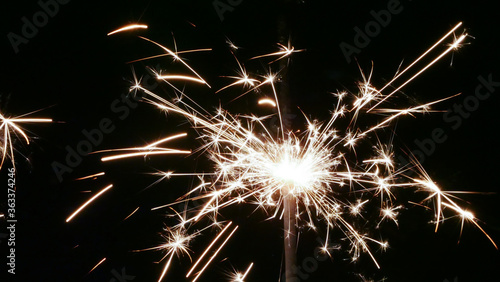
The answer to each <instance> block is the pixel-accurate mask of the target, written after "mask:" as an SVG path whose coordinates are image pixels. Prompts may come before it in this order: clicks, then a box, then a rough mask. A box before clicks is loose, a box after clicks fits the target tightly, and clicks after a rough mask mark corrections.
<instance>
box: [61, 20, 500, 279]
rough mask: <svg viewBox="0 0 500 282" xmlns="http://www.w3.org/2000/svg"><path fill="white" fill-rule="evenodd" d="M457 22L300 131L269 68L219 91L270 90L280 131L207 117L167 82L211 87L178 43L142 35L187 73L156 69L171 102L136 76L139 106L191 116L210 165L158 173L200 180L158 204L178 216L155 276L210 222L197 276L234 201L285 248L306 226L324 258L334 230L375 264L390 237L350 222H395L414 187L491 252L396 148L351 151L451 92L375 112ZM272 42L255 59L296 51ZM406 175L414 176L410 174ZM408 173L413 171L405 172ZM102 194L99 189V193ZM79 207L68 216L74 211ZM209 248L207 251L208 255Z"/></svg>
mask: <svg viewBox="0 0 500 282" xmlns="http://www.w3.org/2000/svg"><path fill="white" fill-rule="evenodd" d="M460 26H461V23H459V24H457V25H456V26H455V27H454V28H453V29H452V30H451V31H449V32H448V33H447V34H446V35H445V36H443V37H442V38H441V39H440V40H439V41H438V42H437V43H436V44H434V45H433V46H432V47H431V48H429V49H428V50H427V51H426V52H424V54H423V55H422V56H420V57H419V58H418V59H417V60H415V62H413V63H412V64H410V65H409V66H408V67H406V68H405V69H404V70H403V71H401V72H399V73H398V74H397V75H396V76H395V77H394V78H393V79H392V80H391V81H389V82H388V83H387V84H386V85H385V86H383V87H381V88H376V87H375V86H374V85H372V83H371V77H372V74H371V72H370V75H369V76H368V77H366V76H365V75H363V78H364V81H363V82H362V83H360V87H359V93H358V94H354V95H352V96H351V95H349V94H347V93H345V92H342V93H337V94H335V95H336V100H337V102H336V104H335V106H334V109H333V110H332V112H331V116H330V118H329V119H328V120H326V121H323V122H320V121H315V120H311V119H309V118H307V117H306V116H305V115H304V120H305V123H306V125H307V127H306V129H305V130H302V131H291V130H288V129H286V128H284V126H283V119H282V117H281V114H282V113H281V108H280V103H279V99H278V95H277V91H276V88H277V87H279V86H278V83H279V81H278V78H277V75H276V74H275V73H272V72H270V73H268V75H267V76H265V77H264V78H261V79H258V78H252V76H251V75H249V74H248V73H247V71H246V70H245V68H244V67H243V65H242V64H241V63H240V62H239V61H238V60H237V62H238V66H239V70H238V72H239V76H228V77H229V78H232V79H234V82H232V83H231V84H229V85H227V86H225V87H222V88H221V89H220V90H218V91H217V92H219V91H221V90H225V89H227V88H229V87H232V86H236V85H242V86H244V87H246V89H247V90H245V92H243V93H242V94H241V95H239V96H238V97H241V96H243V95H247V94H249V93H252V92H254V91H256V90H262V92H265V91H266V92H268V93H272V97H271V98H270V97H267V98H264V99H261V100H260V101H259V104H262V105H266V106H267V105H270V106H272V108H275V109H276V111H277V113H276V115H277V116H278V117H279V121H280V123H279V124H280V125H279V127H278V128H277V129H275V128H270V127H268V126H266V124H265V121H266V120H267V119H268V118H270V116H264V117H261V116H256V115H253V114H249V115H233V114H231V113H229V112H228V111H226V110H225V109H223V108H222V107H219V108H218V110H217V111H216V113H215V114H210V113H209V112H207V111H206V110H205V109H203V108H202V107H200V106H199V105H198V104H197V103H196V102H194V101H193V100H192V99H190V98H189V97H188V96H187V95H186V93H184V91H181V90H180V89H179V88H178V87H176V86H175V85H174V81H175V80H182V81H183V82H184V83H199V84H202V85H205V86H207V88H210V86H209V84H208V83H207V81H205V80H204V79H203V78H202V76H201V75H200V74H198V73H197V72H196V71H195V70H194V68H193V67H191V66H190V65H189V64H187V63H186V61H185V60H183V59H182V58H181V57H180V56H179V54H180V53H181V52H178V51H177V50H176V48H175V51H172V50H171V49H169V48H167V47H165V46H163V45H161V44H159V43H157V42H154V41H152V40H149V39H145V38H143V39H145V40H147V41H149V42H151V43H153V44H154V45H156V46H158V47H160V48H161V49H162V50H163V51H164V52H165V54H163V55H165V56H170V57H172V58H173V59H174V62H175V63H180V64H181V65H183V66H184V67H185V68H186V71H187V72H188V74H175V75H161V72H159V71H158V72H156V73H157V79H158V80H161V81H164V82H165V83H166V84H168V85H169V86H171V87H172V89H174V91H175V92H176V93H178V94H179V98H178V99H176V100H175V102H172V101H170V100H168V99H166V98H164V97H162V96H160V95H159V94H156V93H154V92H152V91H150V90H148V89H146V88H145V87H142V86H141V84H140V82H138V81H137V82H136V84H135V85H134V86H133V87H132V91H134V92H137V91H141V92H143V93H144V98H143V99H144V101H145V102H147V103H149V104H151V105H153V106H155V107H157V108H158V109H160V110H162V111H165V112H166V113H169V114H177V115H180V116H182V117H183V118H185V119H186V120H188V121H189V122H190V123H191V124H192V127H193V128H194V129H195V131H196V132H197V134H198V136H199V140H201V142H202V145H201V146H200V147H199V148H197V149H196V150H194V152H195V153H196V154H204V155H205V156H206V157H207V158H208V159H210V160H211V161H212V162H213V164H214V169H213V171H212V172H210V173H197V172H180V173H177V172H172V171H167V172H160V173H158V175H160V176H161V177H162V179H164V178H170V177H174V176H186V175H191V176H197V177H198V178H199V179H200V184H199V185H198V186H195V187H194V188H191V189H190V191H189V192H188V193H186V194H185V195H184V196H182V197H180V198H178V200H176V201H174V202H172V203H167V204H166V205H163V206H161V207H157V208H155V209H162V208H169V209H170V210H173V211H174V214H175V216H176V217H177V218H178V219H179V223H178V225H176V226H173V227H167V228H165V232H166V233H165V234H166V235H165V241H166V243H165V244H164V245H161V246H158V247H154V248H152V249H161V250H164V251H165V252H166V254H165V257H164V259H166V260H167V262H166V264H165V266H164V269H163V271H162V274H161V276H160V279H159V281H162V280H163V278H164V277H165V275H166V272H167V270H168V268H169V266H170V264H171V261H172V259H173V257H174V256H175V255H181V254H188V255H189V248H188V246H189V243H190V241H192V240H193V239H194V238H195V237H196V236H201V234H202V233H203V231H205V230H207V229H209V228H210V229H212V227H217V228H219V229H220V231H219V232H218V234H217V236H216V237H215V238H214V239H213V240H211V241H210V243H209V244H207V247H206V249H205V251H204V252H203V253H202V254H201V255H200V256H199V257H198V259H197V260H196V261H195V262H194V263H193V266H192V268H191V270H190V271H189V272H188V273H187V275H186V277H187V278H190V277H194V280H193V281H196V280H197V279H198V278H199V277H200V276H201V275H202V274H203V272H204V271H205V270H206V268H207V267H208V265H209V264H210V263H211V262H212V261H213V259H214V258H215V257H216V255H217V254H218V252H219V251H220V250H221V249H222V248H223V247H224V245H225V244H226V243H227V242H228V241H229V240H230V238H231V237H232V236H233V234H234V233H235V232H236V230H237V226H233V225H232V222H220V221H218V219H217V218H218V215H219V214H220V213H222V212H223V210H224V208H227V207H229V206H233V205H240V204H251V205H255V206H256V207H257V209H260V210H263V211H265V212H266V214H268V215H269V219H280V220H282V221H283V224H284V229H285V235H284V237H285V244H286V243H287V242H288V243H290V242H293V240H287V238H290V237H296V236H297V233H296V232H297V231H296V227H302V226H306V227H309V229H311V230H317V231H319V230H324V231H325V233H326V240H325V242H326V243H325V244H324V246H322V250H324V251H325V252H326V253H328V254H329V250H330V249H331V246H330V245H329V243H328V242H330V240H329V239H330V237H331V236H333V235H332V230H334V229H335V230H340V231H341V232H342V233H343V235H344V237H345V238H346V239H347V240H348V242H349V245H350V253H351V255H352V259H353V260H357V259H358V258H359V257H360V255H361V254H362V253H366V254H367V255H368V256H369V257H370V258H371V259H372V260H373V262H374V264H375V265H376V266H377V267H380V266H379V264H378V262H377V260H376V258H375V256H374V253H373V251H372V249H373V247H372V245H375V246H378V248H380V249H385V248H387V247H388V243H387V242H385V241H382V240H376V239H374V238H372V237H370V235H368V234H369V231H372V230H362V229H359V227H357V224H355V222H358V221H360V220H361V221H363V220H365V219H364V217H363V216H362V213H363V211H364V209H365V207H366V205H368V204H369V203H372V202H378V205H379V206H380V208H379V213H380V214H379V220H377V221H376V222H375V223H376V227H379V226H380V225H381V224H382V223H383V222H386V221H392V222H394V223H396V224H397V216H398V214H399V212H400V210H401V209H402V208H403V205H400V204H396V203H395V202H396V201H395V193H396V192H397V190H398V189H410V188H412V189H416V190H417V191H420V192H423V193H425V194H426V195H427V196H426V197H424V199H423V201H421V202H420V203H419V204H427V203H432V204H433V205H434V208H435V215H434V222H435V226H436V231H437V230H438V227H439V225H440V224H441V223H442V222H443V221H444V220H445V219H447V217H446V215H445V213H446V214H448V213H451V214H453V215H458V216H460V217H461V219H462V225H463V223H464V222H465V221H468V222H471V223H473V224H474V225H475V226H477V227H478V228H479V229H480V231H481V232H482V233H484V235H485V236H486V237H487V238H488V239H489V240H490V241H491V243H492V244H493V245H494V246H495V248H496V247H497V246H496V244H495V242H494V241H493V239H492V238H491V237H490V236H489V235H488V234H487V233H486V232H485V231H484V229H482V227H481V226H480V225H479V223H478V220H477V219H476V218H475V217H474V215H473V214H472V213H471V212H470V211H468V210H466V209H464V208H462V207H461V206H460V205H459V204H458V203H457V200H456V197H455V196H453V197H452V195H451V194H452V192H446V191H443V190H442V189H441V188H439V187H438V185H437V184H436V183H434V182H433V180H432V179H430V177H429V176H428V174H427V173H426V172H425V170H424V169H423V167H422V166H421V165H420V164H419V163H418V162H417V161H416V160H414V161H413V163H412V164H413V165H412V166H410V167H403V168H396V165H397V164H396V163H395V162H394V160H393V154H394V151H393V148H392V144H390V143H389V144H382V143H380V144H379V145H377V146H374V147H373V148H374V149H373V150H372V151H371V153H370V154H368V155H366V154H357V152H356V149H358V148H359V147H361V146H365V145H366V143H368V142H369V140H368V139H369V136H375V137H376V132H377V131H379V130H380V129H382V128H385V127H388V126H390V125H391V123H392V122H393V121H394V120H396V119H398V118H400V117H402V116H405V115H414V114H418V113H425V112H429V111H430V106H431V105H434V104H436V103H438V102H440V101H443V100H445V99H448V98H451V97H448V98H445V99H440V100H437V101H432V102H428V103H426V104H423V105H416V106H412V107H409V108H404V109H396V108H381V105H382V104H384V102H386V101H387V100H388V99H390V98H391V97H393V96H394V94H395V93H397V92H398V91H400V90H401V89H402V88H403V87H404V86H406V85H407V84H408V83H410V82H411V81H412V80H414V79H415V78H416V77H418V76H419V75H420V74H422V73H423V72H424V71H425V70H426V69H428V68H429V67H431V66H432V65H433V64H435V63H436V62H437V61H438V60H440V59H441V58H443V57H444V56H445V55H446V54H448V53H449V52H451V51H453V50H454V49H456V48H458V47H459V46H460V45H461V44H463V41H464V40H465V39H466V37H467V35H466V34H465V33H464V34H462V35H461V36H459V37H458V38H453V42H452V43H451V44H450V45H449V48H447V49H446V50H445V51H443V52H441V53H440V54H438V55H437V56H435V57H434V58H431V59H429V60H430V62H429V63H427V64H426V65H425V66H424V67H422V68H421V69H418V70H415V71H414V73H413V74H412V75H410V77H409V78H408V79H406V80H402V77H403V74H407V75H408V73H409V72H411V71H412V70H414V69H415V67H416V62H419V61H421V60H424V59H427V58H428V57H429V55H430V54H431V53H432V52H431V51H432V50H434V49H436V48H437V47H438V46H439V45H440V44H441V43H442V42H445V41H446V40H450V37H451V36H452V35H454V33H455V32H456V31H457V30H458V29H459V28H460ZM279 47H280V50H279V51H277V52H274V53H270V54H265V55H260V56H255V57H253V58H252V59H257V58H260V59H263V58H264V59H265V58H271V59H272V61H271V63H269V64H270V65H272V64H273V63H274V62H276V61H279V60H283V59H287V58H288V57H289V56H291V55H292V54H293V53H295V52H298V51H301V50H298V51H297V50H295V49H294V48H293V47H292V46H290V45H289V46H284V45H281V44H279ZM194 51H198V50H194ZM189 52H190V51H184V52H183V53H189ZM154 57H158V56H154ZM276 57H277V58H276ZM151 58H153V57H151ZM389 88H392V89H394V90H392V91H390V92H389V93H387V94H386V93H385V90H386V89H389ZM367 113H371V114H383V115H384V116H385V117H384V118H382V119H380V120H378V121H377V122H375V123H374V124H372V125H371V126H369V127H366V128H363V127H360V126H358V125H357V123H358V122H357V120H358V118H359V117H360V116H362V115H363V114H367ZM341 119H347V121H348V124H349V125H348V126H347V128H344V129H342V128H339V127H338V125H337V124H338V123H339V121H340V120H341ZM349 119H350V120H349ZM184 137H187V134H186V133H179V134H175V135H173V136H170V137H166V138H163V139H161V140H159V141H155V142H152V143H150V144H148V145H146V146H144V147H135V148H126V149H118V150H107V151H104V152H106V153H109V152H110V151H114V152H115V153H116V154H113V155H107V156H105V157H103V158H102V161H105V162H109V161H114V160H119V159H123V158H129V157H137V156H142V157H145V156H152V155H164V154H192V153H193V152H192V151H190V150H180V149H172V148H165V147H163V146H160V145H161V144H163V143H165V142H167V141H169V140H172V139H177V138H184ZM377 138H378V137H377ZM410 171H411V172H412V173H409V172H410ZM414 173H416V175H417V176H410V175H414ZM108 188H110V187H108ZM101 193H103V191H101V192H100V193H99V194H101ZM99 194H97V195H96V196H95V197H93V198H92V199H91V200H89V201H88V202H87V203H85V205H86V204H88V203H89V202H90V201H92V200H93V199H95V198H96V197H97V196H99ZM194 201H196V203H198V204H197V205H196V207H195V208H194V209H187V208H186V209H185V210H181V211H176V210H175V209H174V208H173V206H175V205H178V204H181V203H184V204H187V203H189V202H194ZM199 203H201V204H199ZM85 205H84V206H82V207H81V208H79V209H78V210H77V211H76V212H75V213H74V214H73V215H72V216H71V217H70V218H68V220H69V219H71V218H72V217H73V216H74V215H76V214H77V213H78V212H79V211H81V209H83V208H84V207H85ZM186 206H187V205H186ZM181 214H182V216H181ZM366 220H367V219H366ZM366 220H365V221H366ZM207 222H208V224H207ZM365 223H367V222H365ZM200 225H201V226H204V227H203V228H199V229H197V231H195V232H194V233H193V232H191V233H190V232H189V230H190V228H191V227H193V226H200ZM362 225H366V224H362ZM214 250H215V251H214ZM209 252H211V253H212V255H211V256H210V257H209V254H208V253H209ZM286 256H287V257H288V256H295V254H294V253H286ZM252 266H253V263H251V264H250V266H249V267H248V268H247V270H246V271H245V272H244V273H236V274H235V275H234V277H233V278H232V279H233V281H243V280H244V278H245V277H246V276H247V275H248V273H249V272H250V270H251V268H252ZM286 267H290V266H289V265H287V266H286ZM290 278H291V277H290Z"/></svg>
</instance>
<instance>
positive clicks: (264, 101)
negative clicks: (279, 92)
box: [258, 98, 276, 108]
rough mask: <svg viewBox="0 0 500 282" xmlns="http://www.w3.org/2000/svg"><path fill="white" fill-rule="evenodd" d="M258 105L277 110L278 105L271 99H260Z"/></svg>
mask: <svg viewBox="0 0 500 282" xmlns="http://www.w3.org/2000/svg"><path fill="white" fill-rule="evenodd" d="M258 104H259V105H270V106H272V107H274V108H276V103H275V102H274V101H273V100H272V99H269V98H263V99H260V100H259V102H258Z"/></svg>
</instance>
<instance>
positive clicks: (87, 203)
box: [66, 184, 113, 222]
mask: <svg viewBox="0 0 500 282" xmlns="http://www.w3.org/2000/svg"><path fill="white" fill-rule="evenodd" d="M111 188H113V185H112V184H110V185H108V186H106V187H104V188H103V189H102V190H101V191H99V192H98V193H97V194H95V195H94V196H93V197H92V198H90V199H89V200H88V201H86V202H85V203H84V204H83V205H81V206H80V207H79V208H78V209H77V210H76V211H75V212H73V213H72V214H71V215H70V216H69V217H68V218H67V219H66V222H70V221H71V220H72V219H73V218H74V217H75V216H76V215H77V214H79V213H80V212H81V211H82V210H83V209H85V207H86V206H88V205H89V204H90V203H92V202H93V201H94V200H95V199H97V198H99V197H100V196H101V195H102V194H104V192H106V191H108V190H109V189H111Z"/></svg>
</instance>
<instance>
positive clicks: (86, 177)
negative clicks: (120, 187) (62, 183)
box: [75, 172, 105, 180]
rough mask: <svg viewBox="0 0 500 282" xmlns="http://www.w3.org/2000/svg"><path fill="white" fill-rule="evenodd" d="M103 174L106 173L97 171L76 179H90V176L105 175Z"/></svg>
mask: <svg viewBox="0 0 500 282" xmlns="http://www.w3.org/2000/svg"><path fill="white" fill-rule="evenodd" d="M103 175H105V173H104V172H99V173H95V174H92V175H88V176H84V177H80V178H77V179H75V180H85V179H90V178H97V177H99V176H103Z"/></svg>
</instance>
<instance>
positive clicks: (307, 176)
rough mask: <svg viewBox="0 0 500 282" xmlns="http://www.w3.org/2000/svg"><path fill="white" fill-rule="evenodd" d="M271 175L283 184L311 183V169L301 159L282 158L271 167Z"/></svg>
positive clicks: (297, 185) (299, 185)
mask: <svg viewBox="0 0 500 282" xmlns="http://www.w3.org/2000/svg"><path fill="white" fill-rule="evenodd" d="M273 176H274V177H275V178H276V179H277V180H278V181H280V182H283V183H284V184H287V185H291V186H295V187H306V186H308V185H310V184H311V180H312V171H311V169H310V166H308V165H307V164H306V163H305V162H304V161H303V160H289V159H288V158H284V159H282V160H281V161H280V162H279V163H276V166H275V167H274V169H273Z"/></svg>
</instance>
